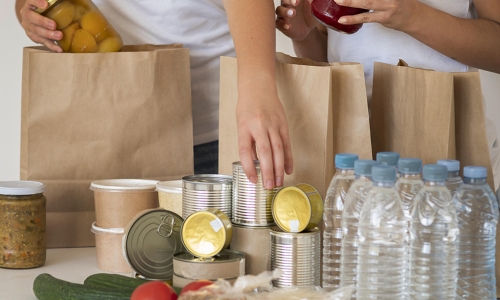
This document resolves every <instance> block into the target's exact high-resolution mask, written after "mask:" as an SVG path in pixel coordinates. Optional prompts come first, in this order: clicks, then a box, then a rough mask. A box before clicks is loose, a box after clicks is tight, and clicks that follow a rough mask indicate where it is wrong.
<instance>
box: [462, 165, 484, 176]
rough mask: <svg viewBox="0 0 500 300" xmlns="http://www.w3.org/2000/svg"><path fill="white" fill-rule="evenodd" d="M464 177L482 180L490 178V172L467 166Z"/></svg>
mask: <svg viewBox="0 0 500 300" xmlns="http://www.w3.org/2000/svg"><path fill="white" fill-rule="evenodd" d="M464 177H467V178H475V179H482V178H486V177H488V170H487V169H486V168H485V167H479V166H467V167H465V168H464Z"/></svg>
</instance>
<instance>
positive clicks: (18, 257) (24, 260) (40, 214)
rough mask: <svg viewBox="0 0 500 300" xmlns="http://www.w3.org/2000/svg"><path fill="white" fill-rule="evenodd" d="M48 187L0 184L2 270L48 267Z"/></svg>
mask: <svg viewBox="0 0 500 300" xmlns="http://www.w3.org/2000/svg"><path fill="white" fill-rule="evenodd" d="M44 191H45V185H44V184H42V183H40V182H36V181H3V182H1V181H0V249H1V251H2V252H0V267H1V268H9V269H26V268H35V267H40V266H42V265H44V264H45V257H46V246H45V241H46V238H45V228H46V221H45V220H46V213H45V212H46V209H45V206H46V202H47V199H46V198H45V196H44V195H43V192H44Z"/></svg>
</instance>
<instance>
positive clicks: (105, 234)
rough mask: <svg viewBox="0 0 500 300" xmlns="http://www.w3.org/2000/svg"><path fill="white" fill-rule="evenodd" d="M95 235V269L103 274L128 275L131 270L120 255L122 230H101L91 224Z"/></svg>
mask: <svg viewBox="0 0 500 300" xmlns="http://www.w3.org/2000/svg"><path fill="white" fill-rule="evenodd" d="M91 231H92V232H93V233H95V249H96V256H97V268H99V270H102V271H105V272H112V273H130V272H132V269H131V268H130V266H129V264H128V263H127V261H126V260H125V258H124V257H123V255H122V238H123V234H124V232H125V231H124V229H123V228H101V227H98V226H97V225H96V222H94V223H92V229H91Z"/></svg>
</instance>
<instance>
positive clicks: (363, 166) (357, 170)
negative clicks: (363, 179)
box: [354, 159, 377, 176]
mask: <svg viewBox="0 0 500 300" xmlns="http://www.w3.org/2000/svg"><path fill="white" fill-rule="evenodd" d="M375 165H377V162H376V161H374V160H367V159H358V160H356V161H355V162H354V174H356V175H361V176H371V175H372V167H373V166H375Z"/></svg>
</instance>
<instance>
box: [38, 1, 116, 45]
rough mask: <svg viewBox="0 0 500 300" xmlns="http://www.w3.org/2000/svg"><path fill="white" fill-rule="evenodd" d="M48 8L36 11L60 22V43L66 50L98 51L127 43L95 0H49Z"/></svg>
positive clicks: (58, 25) (58, 26)
mask: <svg viewBox="0 0 500 300" xmlns="http://www.w3.org/2000/svg"><path fill="white" fill-rule="evenodd" d="M47 2H48V4H49V6H48V8H46V9H40V8H37V9H35V11H36V12H38V13H40V14H42V15H43V16H45V17H47V18H49V19H51V20H54V21H55V22H56V29H57V30H60V31H62V33H63V38H62V39H61V40H60V41H56V43H57V44H58V45H59V46H60V47H61V48H62V49H63V51H64V52H72V53H94V52H117V51H120V50H121V48H122V46H123V42H122V39H121V37H120V35H119V34H118V32H116V30H115V29H114V28H113V26H111V24H110V23H109V22H108V20H106V18H105V17H104V15H103V14H102V13H101V12H100V11H99V9H98V8H97V7H96V6H95V4H94V3H92V1H91V0H47Z"/></svg>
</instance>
